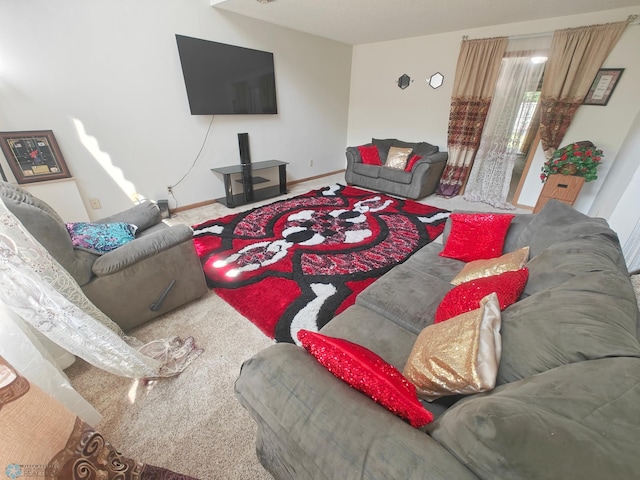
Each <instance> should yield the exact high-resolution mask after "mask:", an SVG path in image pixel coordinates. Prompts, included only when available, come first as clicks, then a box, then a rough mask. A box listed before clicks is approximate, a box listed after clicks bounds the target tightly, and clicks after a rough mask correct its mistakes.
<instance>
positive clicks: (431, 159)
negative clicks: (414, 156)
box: [414, 152, 449, 170]
mask: <svg viewBox="0 0 640 480" xmlns="http://www.w3.org/2000/svg"><path fill="white" fill-rule="evenodd" d="M448 158H449V152H436V153H433V154H431V155H428V156H426V157H423V158H421V159H420V160H418V161H417V162H416V163H415V165H414V170H415V168H416V167H418V166H419V165H421V164H424V163H427V164H434V163H442V162H446V161H447V160H448Z"/></svg>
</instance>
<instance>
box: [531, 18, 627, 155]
mask: <svg viewBox="0 0 640 480" xmlns="http://www.w3.org/2000/svg"><path fill="white" fill-rule="evenodd" d="M626 26H627V22H617V23H609V24H606V25H591V26H587V27H580V28H571V29H567V30H558V31H556V32H554V34H553V40H552V42H551V53H550V56H549V62H548V65H547V68H546V70H545V74H544V81H543V83H542V94H541V98H540V103H541V105H542V110H541V118H540V141H541V142H542V148H543V150H544V153H545V156H546V157H547V158H551V156H552V155H553V152H554V151H555V150H556V149H557V148H558V147H559V146H560V142H561V141H562V138H563V137H564V134H565V133H566V132H567V129H568V128H569V125H570V124H571V120H572V119H573V116H574V115H575V113H576V111H577V110H578V108H579V107H580V105H581V104H582V101H583V99H584V97H585V96H586V95H587V93H588V92H589V88H590V87H591V83H592V82H593V79H594V78H595V76H596V74H597V73H598V70H599V69H600V67H601V66H602V63H603V62H604V61H605V59H606V58H607V56H608V55H609V52H611V50H612V49H613V47H614V46H615V44H616V43H617V42H618V39H619V38H620V36H621V35H622V32H623V31H624V29H625V28H626Z"/></svg>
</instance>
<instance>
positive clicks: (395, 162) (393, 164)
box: [384, 147, 412, 170]
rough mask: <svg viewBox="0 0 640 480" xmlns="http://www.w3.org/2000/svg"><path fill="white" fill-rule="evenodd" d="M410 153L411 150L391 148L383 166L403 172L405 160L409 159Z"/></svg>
mask: <svg viewBox="0 0 640 480" xmlns="http://www.w3.org/2000/svg"><path fill="white" fill-rule="evenodd" d="M411 152H412V149H411V148H401V147H391V148H390V149H389V154H388V155H387V161H386V162H385V164H384V166H385V167H390V168H399V169H400V170H404V167H405V166H406V165H407V159H408V158H409V155H411Z"/></svg>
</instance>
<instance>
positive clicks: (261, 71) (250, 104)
mask: <svg viewBox="0 0 640 480" xmlns="http://www.w3.org/2000/svg"><path fill="white" fill-rule="evenodd" d="M176 42H177V43H178V55H179V56H180V63H181V64H182V74H183V76H184V84H185V87H186V89H187V98H188V99H189V107H190V108H191V114H192V115H244V114H275V113H278V107H277V102H276V79H275V72H274V66H273V53H269V52H262V51H260V50H252V49H250V48H244V47H238V46H235V45H227V44H225V43H218V42H212V41H209V40H201V39H198V38H192V37H185V36H183V35H176Z"/></svg>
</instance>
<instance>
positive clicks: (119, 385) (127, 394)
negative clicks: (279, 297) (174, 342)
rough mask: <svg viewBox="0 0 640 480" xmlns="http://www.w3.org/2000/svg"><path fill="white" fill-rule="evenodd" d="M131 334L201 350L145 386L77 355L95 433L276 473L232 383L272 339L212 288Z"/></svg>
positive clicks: (139, 449)
mask: <svg viewBox="0 0 640 480" xmlns="http://www.w3.org/2000/svg"><path fill="white" fill-rule="evenodd" d="M336 182H337V183H342V184H344V176H343V175H333V176H330V177H325V178H321V179H317V180H314V181H311V182H305V183H300V184H297V185H295V186H294V187H293V188H291V190H290V193H289V194H288V196H293V195H298V194H301V193H304V192H306V191H308V190H311V189H314V188H319V187H322V186H326V185H329V184H331V183H336ZM279 198H282V197H279ZM270 201H273V200H270ZM422 202H424V203H428V204H430V205H434V206H438V207H441V208H446V209H449V210H455V209H461V210H479V211H480V210H482V211H487V210H491V207H489V206H488V205H485V204H482V203H468V202H465V201H464V200H463V199H462V198H457V197H456V198H454V199H451V200H447V199H442V198H438V197H434V196H432V197H427V198H426V199H423V200H422ZM262 203H269V201H266V202H262ZM257 205H258V204H252V205H250V206H248V207H245V208H253V207H255V206H257ZM239 210H240V208H238V209H228V208H226V207H224V206H222V205H221V204H213V205H210V206H206V207H201V208H197V209H192V210H188V211H185V212H181V213H180V214H178V215H176V216H174V217H173V218H172V219H170V220H169V222H178V223H186V224H188V225H192V224H195V223H198V222H201V221H204V220H208V219H210V218H216V217H220V216H223V215H227V214H229V213H233V212H237V211H239ZM519 212H522V210H519ZM130 333H131V334H132V335H133V336H135V337H137V338H139V339H140V340H142V341H150V340H153V339H156V338H164V337H170V336H173V335H179V336H182V337H187V336H193V337H194V338H195V339H196V342H197V344H198V345H199V346H200V347H202V348H204V353H203V354H202V355H201V356H200V357H199V358H198V359H197V360H196V361H195V362H194V363H193V364H192V365H191V366H190V367H189V368H188V369H187V370H186V371H185V372H183V373H182V374H181V375H179V376H178V377H175V378H172V379H168V380H161V381H158V382H156V383H155V384H153V385H150V386H148V387H141V386H137V385H136V382H134V381H132V380H130V379H126V378H121V377H116V376H114V375H111V374H109V373H106V372H104V371H102V370H99V369H97V368H95V367H92V366H91V365H88V364H87V363H86V362H84V361H82V360H77V361H76V363H75V364H74V365H72V366H71V367H69V368H68V369H67V370H66V372H67V374H68V376H69V378H70V379H71V383H72V384H73V386H74V387H75V388H76V389H77V390H78V391H79V392H80V394H81V395H82V396H84V397H85V398H86V399H87V400H88V401H89V402H90V403H92V404H93V405H94V406H95V407H96V408H97V410H98V411H99V412H100V413H101V414H102V415H103V420H102V421H101V422H100V423H99V424H98V425H97V428H98V430H99V431H101V432H102V433H103V434H104V435H105V437H106V438H107V439H109V440H110V441H111V442H112V443H113V445H115V446H116V448H118V449H119V450H120V451H121V452H122V453H123V454H124V455H127V456H130V457H134V458H136V459H138V460H140V461H143V462H147V463H150V464H153V465H157V466H160V467H165V468H168V469H171V470H174V471H177V472H180V473H184V474H187V475H191V476H194V477H197V478H200V479H202V480H205V479H206V480H209V479H225V480H235V479H243V480H245V479H246V480H260V479H269V478H271V476H270V475H269V474H268V473H267V472H266V471H265V470H264V469H263V468H262V467H261V465H260V464H259V462H258V460H257V458H256V455H255V449H254V439H255V432H256V428H255V424H254V422H253V420H252V419H251V418H250V416H249V415H248V413H247V412H246V411H245V410H244V409H243V408H242V407H241V406H240V404H239V403H238V401H237V400H236V399H235V396H234V393H233V383H234V381H235V379H236V378H237V376H238V373H239V371H240V366H241V364H242V362H243V361H244V360H246V359H248V358H249V357H251V356H252V355H253V354H254V353H256V352H258V351H259V350H262V349H263V348H266V347H267V346H269V345H271V344H272V343H273V341H272V340H270V339H268V338H267V337H265V336H264V335H263V334H262V332H260V331H259V330H258V329H257V327H255V326H254V325H253V324H252V323H251V322H249V321H247V320H246V319H244V318H243V317H242V316H240V315H239V314H238V313H237V312H236V311H235V310H233V309H232V308H231V307H230V306H229V305H228V304H227V303H225V302H224V301H223V300H221V299H220V298H218V297H217V295H216V294H215V293H212V292H210V293H208V294H207V295H206V296H205V297H203V298H202V299H200V300H197V301H195V302H193V303H191V304H189V305H187V306H185V307H183V308H180V309H178V310H176V311H174V312H171V313H169V314H167V315H164V316H162V317H160V318H158V319H156V320H153V321H151V322H149V323H147V324H145V325H143V326H141V327H139V328H137V329H136V330H134V331H132V332H130Z"/></svg>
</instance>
